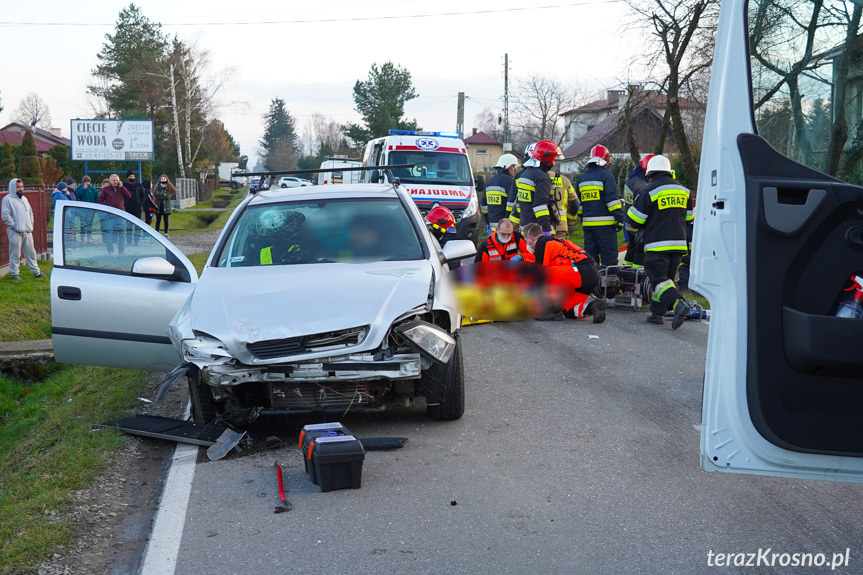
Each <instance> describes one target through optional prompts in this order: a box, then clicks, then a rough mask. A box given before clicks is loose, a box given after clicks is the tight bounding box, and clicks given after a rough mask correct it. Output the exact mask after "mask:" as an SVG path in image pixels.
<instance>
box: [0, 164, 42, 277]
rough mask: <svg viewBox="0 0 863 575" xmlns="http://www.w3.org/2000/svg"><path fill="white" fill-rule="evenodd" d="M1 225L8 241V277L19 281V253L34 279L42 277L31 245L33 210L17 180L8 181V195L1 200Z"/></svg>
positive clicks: (22, 183) (34, 248) (33, 247)
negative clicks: (22, 255) (3, 225)
mask: <svg viewBox="0 0 863 575" xmlns="http://www.w3.org/2000/svg"><path fill="white" fill-rule="evenodd" d="M0 211H2V219H3V223H4V224H6V236H7V238H8V239H9V275H10V276H11V277H12V279H13V280H20V279H21V276H20V275H19V274H18V264H19V262H20V260H21V253H22V252H23V253H24V261H25V262H26V263H27V267H28V268H30V271H32V272H33V277H34V278H40V277H42V272H41V271H40V270H39V264H38V263H37V262H36V247H35V245H34V244H33V229H34V221H33V208H31V207H30V202H29V201H28V200H27V198H26V197H25V196H24V182H22V181H21V180H19V179H18V178H12V179H11V180H10V181H9V195H8V196H6V197H5V198H3V202H2V207H0Z"/></svg>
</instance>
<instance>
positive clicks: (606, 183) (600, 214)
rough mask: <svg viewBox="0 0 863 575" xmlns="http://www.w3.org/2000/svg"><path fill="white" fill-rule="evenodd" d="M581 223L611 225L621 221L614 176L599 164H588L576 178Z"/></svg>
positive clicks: (619, 202) (621, 211)
mask: <svg viewBox="0 0 863 575" xmlns="http://www.w3.org/2000/svg"><path fill="white" fill-rule="evenodd" d="M578 199H579V200H581V208H580V209H579V212H578V213H579V215H581V217H582V220H581V225H582V226H584V227H591V226H613V225H615V224H617V222H619V221H621V222H622V221H623V216H624V214H623V210H622V204H621V201H620V197H619V196H618V194H617V184H616V183H615V181H614V176H613V175H612V174H611V172H609V171H608V170H606V169H605V168H603V167H601V166H597V165H596V164H589V165H588V166H587V169H586V170H584V173H582V174H581V177H580V178H579V179H578Z"/></svg>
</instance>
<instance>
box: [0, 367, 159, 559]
mask: <svg viewBox="0 0 863 575" xmlns="http://www.w3.org/2000/svg"><path fill="white" fill-rule="evenodd" d="M146 378H147V374H146V373H145V372H140V371H131V370H123V369H107V368H91V367H68V368H64V369H62V370H61V371H58V372H57V373H55V374H54V375H53V376H51V377H49V378H48V379H46V380H44V381H40V382H38V383H33V382H25V381H21V380H16V379H13V378H9V377H6V376H2V375H0V428H2V430H3V432H2V434H0V460H2V461H3V462H4V464H3V466H2V467H0V517H2V518H3V520H2V521H0V574H3V575H9V574H16V575H17V574H19V573H20V574H23V573H34V572H35V569H36V567H37V565H38V564H39V563H40V562H42V561H44V560H45V559H46V558H47V557H50V555H51V554H53V553H55V552H57V550H58V549H61V548H63V547H64V546H68V545H70V544H72V543H73V536H74V533H73V530H72V526H71V525H69V524H68V523H66V522H64V521H62V520H58V519H55V517H56V516H54V515H52V514H51V513H50V512H51V511H54V510H57V511H62V510H63V509H67V508H68V507H69V506H70V505H72V503H71V501H72V497H71V494H72V493H73V492H74V491H76V490H79V489H83V488H86V487H87V486H89V485H90V484H92V482H93V481H94V479H95V478H96V477H98V475H99V474H100V473H101V472H102V471H104V469H105V467H106V461H107V456H108V454H109V453H110V452H111V451H112V450H114V449H116V448H117V447H119V446H120V445H122V443H123V438H122V436H121V434H120V433H119V432H117V431H114V430H107V429H100V430H96V431H94V430H92V429H91V423H93V422H102V421H108V420H111V419H116V418H119V417H124V416H128V415H130V414H131V413H132V411H133V409H134V408H135V406H136V405H137V403H138V400H137V396H138V395H139V394H140V393H141V392H142V390H143V389H144V388H145V387H146ZM94 382H98V385H94Z"/></svg>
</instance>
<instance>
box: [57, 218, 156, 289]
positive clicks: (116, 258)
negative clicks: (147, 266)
mask: <svg viewBox="0 0 863 575" xmlns="http://www.w3.org/2000/svg"><path fill="white" fill-rule="evenodd" d="M64 209H65V213H64V218H63V238H62V246H60V249H62V250H63V262H64V265H65V266H67V267H71V268H76V269H82V270H90V271H101V272H108V273H119V274H131V269H132V264H133V263H134V262H135V260H137V259H140V258H146V257H152V256H158V257H161V258H166V259H168V258H169V255H168V251H167V249H166V248H165V246H164V245H163V244H162V243H160V242H159V241H158V240H157V239H156V238H155V237H154V236H153V235H152V234H150V233H149V232H148V230H147V229H145V228H144V226H145V224H144V223H143V222H141V225H135V224H134V223H133V222H130V221H129V220H127V219H125V218H123V217H121V216H118V215H116V214H112V213H109V212H105V211H99V210H94V209H92V208H89V207H79V206H66V207H65V208H64ZM54 249H55V250H56V249H58V247H57V246H55V247H54Z"/></svg>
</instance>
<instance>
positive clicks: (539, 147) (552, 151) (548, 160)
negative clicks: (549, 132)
mask: <svg viewBox="0 0 863 575" xmlns="http://www.w3.org/2000/svg"><path fill="white" fill-rule="evenodd" d="M531 157H532V158H533V159H534V160H537V161H538V162H539V163H540V164H542V165H544V166H551V165H553V164H554V161H555V160H557V159H563V152H561V151H560V146H558V145H557V144H555V143H554V142H552V141H551V140H540V141H539V142H537V143H536V146H535V147H534V148H533V151H531Z"/></svg>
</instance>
